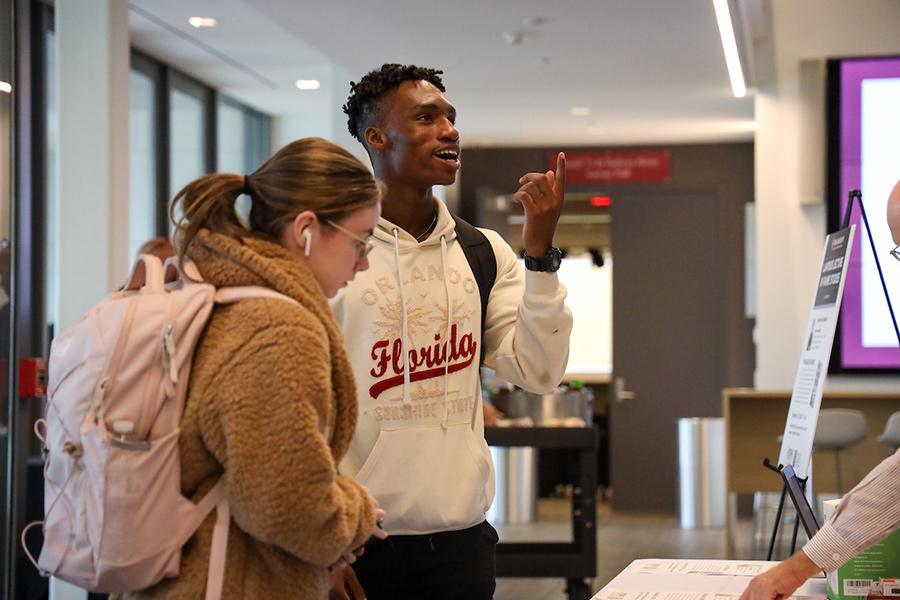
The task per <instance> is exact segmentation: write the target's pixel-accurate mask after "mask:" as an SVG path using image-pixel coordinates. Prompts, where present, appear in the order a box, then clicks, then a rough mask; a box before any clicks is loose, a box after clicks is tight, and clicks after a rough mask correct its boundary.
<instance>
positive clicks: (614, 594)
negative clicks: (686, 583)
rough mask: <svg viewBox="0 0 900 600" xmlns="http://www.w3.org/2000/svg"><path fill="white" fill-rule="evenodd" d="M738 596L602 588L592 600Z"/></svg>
mask: <svg viewBox="0 0 900 600" xmlns="http://www.w3.org/2000/svg"><path fill="white" fill-rule="evenodd" d="M738 598H740V594H712V593H705V592H625V591H622V590H610V589H607V588H604V589H603V590H601V592H600V593H599V594H597V595H596V596H594V598H593V600H738Z"/></svg>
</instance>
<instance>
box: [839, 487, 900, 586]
mask: <svg viewBox="0 0 900 600" xmlns="http://www.w3.org/2000/svg"><path fill="white" fill-rule="evenodd" d="M838 502H839V500H828V501H827V502H825V503H824V504H825V517H826V518H828V517H830V516H831V514H832V513H833V512H834V509H835V507H837V504H838ZM859 598H900V530H898V531H895V532H894V533H892V534H891V535H889V536H888V537H886V538H885V539H884V540H882V541H881V542H880V543H878V544H875V545H874V546H871V547H870V548H868V549H866V550H863V551H862V552H860V553H859V554H857V555H856V556H855V557H853V558H851V559H850V560H849V561H847V563H846V564H844V566H842V567H841V568H839V569H838V570H837V571H834V572H832V573H829V574H828V600H859Z"/></svg>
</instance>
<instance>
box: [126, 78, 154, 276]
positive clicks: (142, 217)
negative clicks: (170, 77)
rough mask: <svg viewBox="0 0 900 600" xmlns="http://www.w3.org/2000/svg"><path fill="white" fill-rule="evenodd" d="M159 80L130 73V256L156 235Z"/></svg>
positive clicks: (131, 258) (134, 255)
mask: <svg viewBox="0 0 900 600" xmlns="http://www.w3.org/2000/svg"><path fill="white" fill-rule="evenodd" d="M156 85H157V84H156V81H155V80H154V79H153V78H152V77H150V76H149V75H146V74H144V73H141V72H139V71H134V70H132V71H131V73H130V74H129V76H128V93H129V106H128V145H129V152H130V159H129V169H130V170H129V182H128V201H129V206H128V256H129V257H130V260H134V258H135V257H136V256H137V250H138V248H140V246H141V244H143V243H144V242H146V241H147V240H149V239H151V238H153V237H156V232H157V223H156V219H157V214H158V212H159V211H158V209H157V206H156V198H157V189H156V131H157V122H156Z"/></svg>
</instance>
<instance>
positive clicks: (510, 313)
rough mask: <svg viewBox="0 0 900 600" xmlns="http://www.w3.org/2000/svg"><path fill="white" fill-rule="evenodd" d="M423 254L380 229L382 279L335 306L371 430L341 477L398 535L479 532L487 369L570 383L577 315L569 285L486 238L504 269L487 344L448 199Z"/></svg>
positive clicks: (486, 491) (489, 492)
mask: <svg viewBox="0 0 900 600" xmlns="http://www.w3.org/2000/svg"><path fill="white" fill-rule="evenodd" d="M436 204H437V208H438V218H437V224H436V225H435V228H434V231H432V233H431V234H430V235H429V236H428V238H427V239H426V240H425V241H423V242H421V243H420V242H417V241H416V240H415V239H414V238H413V237H412V236H411V235H410V234H408V233H407V232H405V231H404V230H402V229H400V228H399V227H397V226H396V225H394V224H393V223H391V222H389V221H387V220H386V219H381V220H380V221H379V222H378V227H377V229H376V231H375V236H374V237H375V248H374V249H373V250H372V252H371V254H369V270H367V271H364V272H362V273H358V274H357V276H356V278H355V279H354V280H353V282H351V283H350V285H349V286H348V287H347V288H345V289H344V290H342V292H341V293H340V294H338V296H337V297H335V299H334V300H333V301H332V309H333V311H334V314H335V318H336V319H337V322H338V324H339V325H340V327H341V329H342V330H343V332H344V338H345V343H346V345H347V350H348V353H349V354H350V361H351V362H352V364H353V371H354V374H355V376H356V380H357V388H358V395H359V420H358V422H357V425H356V434H355V436H354V438H353V442H352V444H351V446H350V451H349V452H348V453H347V456H346V458H345V459H344V461H343V462H342V463H341V466H340V467H341V473H343V474H346V475H351V476H354V477H355V478H356V480H357V481H359V483H361V484H363V485H365V486H367V487H368V488H369V490H370V491H371V492H372V494H373V495H374V496H375V497H376V498H377V499H378V501H379V503H380V504H381V507H382V508H383V509H384V510H385V511H386V512H387V519H386V520H385V522H384V527H385V529H386V530H387V531H388V532H389V533H392V534H427V533H434V532H437V531H452V530H458V529H465V528H467V527H471V526H473V525H477V524H479V523H481V522H482V521H483V520H484V515H485V512H486V511H487V509H488V508H490V505H491V502H492V501H493V498H494V474H493V464H492V463H491V455H490V452H489V450H488V447H487V444H486V443H485V440H484V420H483V415H482V411H481V385H480V380H479V371H478V368H479V364H478V363H479V358H480V356H481V345H482V343H484V344H485V346H486V348H487V352H486V354H485V364H486V365H487V366H489V367H492V368H493V369H495V370H496V372H497V375H498V377H500V378H502V379H505V380H506V381H509V382H511V383H514V384H516V385H518V386H520V387H523V388H525V389H528V390H531V391H535V392H548V391H550V390H552V389H553V388H554V387H556V385H558V384H559V382H560V380H561V379H562V377H563V375H564V372H565V367H566V362H567V360H568V354H569V334H570V333H571V330H572V314H571V312H570V311H569V309H568V308H567V307H566V306H565V303H564V301H565V297H566V290H565V288H564V287H563V286H562V285H560V283H559V280H558V278H557V276H556V274H555V273H536V272H530V271H529V272H525V271H524V269H523V268H522V267H521V265H520V264H519V262H518V261H517V259H516V255H515V253H514V252H513V251H512V249H511V248H510V247H509V245H508V244H507V243H506V242H505V241H503V239H502V238H501V237H500V236H499V235H498V234H497V233H496V232H494V231H490V230H485V229H483V230H482V232H483V233H484V234H485V235H486V236H487V238H488V240H489V241H490V243H491V246H492V248H493V250H494V255H495V256H496V257H497V279H496V281H495V283H494V286H493V288H492V290H491V295H490V300H489V301H488V309H487V316H486V321H487V323H486V327H485V328H484V330H485V331H484V333H485V339H484V340H482V339H481V329H482V328H481V322H480V321H481V301H480V298H479V294H478V284H477V283H476V282H475V279H474V277H473V276H472V271H471V269H470V268H469V263H468V262H467V261H466V257H465V255H464V254H463V250H462V248H461V247H460V245H459V244H458V243H457V242H456V231H455V223H454V221H453V217H452V216H451V215H450V212H449V211H448V210H447V207H446V206H444V204H443V203H442V202H440V201H439V200H436Z"/></svg>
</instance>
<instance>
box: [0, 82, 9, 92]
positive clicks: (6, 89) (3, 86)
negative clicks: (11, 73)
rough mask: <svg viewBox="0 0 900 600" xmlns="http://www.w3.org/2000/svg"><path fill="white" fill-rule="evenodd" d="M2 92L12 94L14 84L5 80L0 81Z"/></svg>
mask: <svg viewBox="0 0 900 600" xmlns="http://www.w3.org/2000/svg"><path fill="white" fill-rule="evenodd" d="M0 92H6V93H7V94H12V86H11V85H10V84H8V83H7V82H5V81H0Z"/></svg>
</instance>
